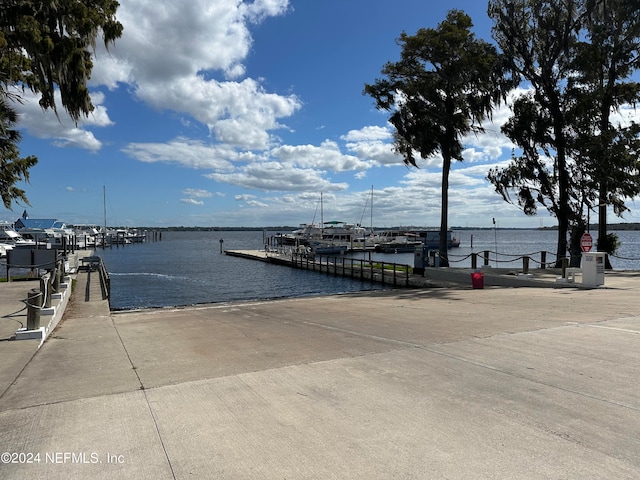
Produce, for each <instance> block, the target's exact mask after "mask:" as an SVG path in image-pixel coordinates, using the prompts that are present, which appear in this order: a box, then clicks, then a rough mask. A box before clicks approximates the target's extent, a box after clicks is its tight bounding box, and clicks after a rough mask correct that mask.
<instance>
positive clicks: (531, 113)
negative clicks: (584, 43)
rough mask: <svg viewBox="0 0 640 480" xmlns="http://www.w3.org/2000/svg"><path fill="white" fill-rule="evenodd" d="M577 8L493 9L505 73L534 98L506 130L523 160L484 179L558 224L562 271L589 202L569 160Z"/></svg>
mask: <svg viewBox="0 0 640 480" xmlns="http://www.w3.org/2000/svg"><path fill="white" fill-rule="evenodd" d="M576 3H577V2H576V1H575V0H550V1H548V0H521V1H513V0H490V1H489V7H488V13H489V16H490V17H491V18H492V19H493V20H494V26H493V28H492V33H493V37H494V39H495V40H496V42H497V43H498V45H499V47H500V48H501V49H502V52H503V55H504V57H505V59H506V60H505V63H506V68H507V69H508V70H509V71H510V72H511V74H512V75H513V76H514V77H515V78H516V79H518V80H526V81H527V82H528V83H529V84H530V85H531V89H532V92H531V93H527V94H523V95H522V96H520V97H519V98H518V99H516V100H515V102H514V106H513V110H514V114H513V116H512V117H511V119H510V121H509V122H508V123H507V124H506V125H504V127H503V132H504V133H505V134H506V135H507V136H508V137H509V138H510V139H511V140H512V141H513V142H514V143H515V144H516V145H517V146H518V147H520V148H521V150H522V154H521V155H520V156H516V155H515V154H514V155H513V156H512V161H511V164H510V165H509V166H507V167H506V168H503V169H500V168H496V169H492V170H491V171H490V172H489V174H488V176H487V178H488V179H489V181H491V183H493V185H494V186H495V188H496V190H497V191H498V193H500V194H501V195H502V197H503V198H504V199H505V200H506V201H508V202H511V203H513V201H512V200H511V195H510V192H511V191H516V192H517V197H518V203H519V204H520V206H521V207H522V208H523V210H524V212H525V214H528V215H534V214H535V213H536V210H537V205H538V204H541V205H543V206H545V207H546V208H547V209H548V210H549V212H550V213H551V214H552V215H554V216H555V217H556V218H557V220H558V243H557V250H556V255H557V262H558V266H559V262H560V261H561V258H563V257H565V255H566V252H567V233H568V230H569V226H570V225H571V224H573V225H580V224H583V225H584V223H585V222H584V220H583V216H582V204H583V202H584V197H583V196H582V195H581V194H580V192H581V190H580V189H576V188H575V185H574V184H573V183H572V182H573V181H574V180H575V179H576V178H577V177H575V176H572V175H571V172H572V166H571V165H570V162H571V159H570V158H569V156H568V147H569V145H568V144H569V138H570V132H569V120H568V117H567V110H568V107H569V103H570V99H569V98H568V96H567V94H566V89H567V82H566V79H567V78H568V76H569V59H570V58H571V53H572V49H573V48H574V47H575V43H576V34H577V26H578V25H579V16H580V13H579V11H578V6H577V4H576ZM576 192H578V194H577V195H575V193H576ZM573 236H575V233H574V235H573ZM574 262H575V260H574Z"/></svg>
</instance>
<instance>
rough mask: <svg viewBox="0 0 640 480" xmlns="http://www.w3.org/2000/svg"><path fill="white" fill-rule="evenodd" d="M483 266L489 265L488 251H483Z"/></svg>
mask: <svg viewBox="0 0 640 480" xmlns="http://www.w3.org/2000/svg"><path fill="white" fill-rule="evenodd" d="M484 265H485V266H488V265H489V250H485V251H484Z"/></svg>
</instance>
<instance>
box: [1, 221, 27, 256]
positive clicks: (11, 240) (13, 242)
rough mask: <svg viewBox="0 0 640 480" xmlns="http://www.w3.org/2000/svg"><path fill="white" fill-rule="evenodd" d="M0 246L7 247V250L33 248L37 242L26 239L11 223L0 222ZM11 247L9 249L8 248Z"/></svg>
mask: <svg viewBox="0 0 640 480" xmlns="http://www.w3.org/2000/svg"><path fill="white" fill-rule="evenodd" d="M0 244H2V245H4V246H5V252H6V250H7V249H8V250H11V249H12V248H15V247H33V246H35V245H36V242H35V241H33V240H31V239H26V238H24V237H23V236H22V235H21V234H20V233H18V231H17V230H16V229H15V226H14V225H13V224H12V223H9V222H0ZM6 247H9V248H6Z"/></svg>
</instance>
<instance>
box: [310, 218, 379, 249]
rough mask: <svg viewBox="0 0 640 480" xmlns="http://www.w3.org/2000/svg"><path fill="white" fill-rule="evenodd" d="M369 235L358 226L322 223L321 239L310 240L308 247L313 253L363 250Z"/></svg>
mask: <svg viewBox="0 0 640 480" xmlns="http://www.w3.org/2000/svg"><path fill="white" fill-rule="evenodd" d="M369 233H370V232H369V231H368V230H367V229H366V228H364V227H362V226H360V225H358V224H353V223H347V222H341V221H338V220H332V221H329V222H324V223H323V228H322V234H321V237H320V238H315V239H311V240H310V241H309V245H310V246H311V248H312V249H313V251H314V252H315V253H323V254H324V253H329V254H330V253H341V252H346V251H348V250H354V249H357V248H358V247H360V248H363V246H364V245H365V244H366V243H365V241H366V239H367V238H368V237H369ZM372 245H373V244H372Z"/></svg>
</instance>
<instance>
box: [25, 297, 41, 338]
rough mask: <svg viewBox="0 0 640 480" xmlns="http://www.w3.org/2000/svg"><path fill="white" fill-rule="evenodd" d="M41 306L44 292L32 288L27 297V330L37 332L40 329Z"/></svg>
mask: <svg viewBox="0 0 640 480" xmlns="http://www.w3.org/2000/svg"><path fill="white" fill-rule="evenodd" d="M41 305H42V292H41V291H40V290H38V289H37V288H32V289H31V290H29V294H28V295H27V330H37V329H38V328H40V306H41Z"/></svg>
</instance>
